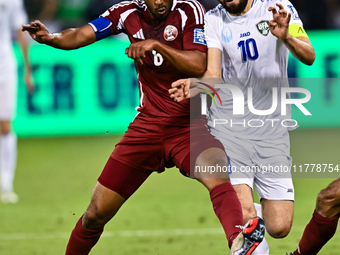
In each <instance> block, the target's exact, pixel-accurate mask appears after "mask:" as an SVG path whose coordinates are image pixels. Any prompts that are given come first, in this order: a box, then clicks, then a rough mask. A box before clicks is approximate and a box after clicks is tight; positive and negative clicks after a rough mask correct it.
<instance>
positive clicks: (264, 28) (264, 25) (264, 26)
mask: <svg viewBox="0 0 340 255" xmlns="http://www.w3.org/2000/svg"><path fill="white" fill-rule="evenodd" d="M256 27H257V30H259V32H260V33H261V34H262V35H264V36H267V35H268V34H269V21H268V20H262V21H261V22H259V23H257V24H256Z"/></svg>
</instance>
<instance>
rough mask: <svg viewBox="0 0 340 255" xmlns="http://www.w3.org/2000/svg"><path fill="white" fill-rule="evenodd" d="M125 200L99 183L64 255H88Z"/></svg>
mask: <svg viewBox="0 0 340 255" xmlns="http://www.w3.org/2000/svg"><path fill="white" fill-rule="evenodd" d="M124 202H125V199H124V198H123V197H122V196H121V195H119V194H118V193H117V192H115V191H112V190H110V189H108V188H106V187H104V186H103V185H101V184H100V183H99V182H98V183H97V185H96V186H95V188H94V191H93V194H92V199H91V203H90V205H89V206H88V208H87V210H86V212H85V213H84V215H83V216H82V217H81V218H80V219H79V221H78V222H77V225H76V227H75V228H74V229H73V231H72V234H71V237H70V240H69V242H68V245H67V248H66V255H80V254H88V253H89V252H90V250H91V249H92V247H93V246H94V245H95V244H96V243H97V241H98V240H99V237H100V235H101V233H102V232H103V228H104V225H105V224H106V223H107V222H108V221H109V220H110V219H111V218H112V217H113V216H114V215H115V214H116V213H117V212H118V210H119V208H120V207H121V206H122V204H123V203H124Z"/></svg>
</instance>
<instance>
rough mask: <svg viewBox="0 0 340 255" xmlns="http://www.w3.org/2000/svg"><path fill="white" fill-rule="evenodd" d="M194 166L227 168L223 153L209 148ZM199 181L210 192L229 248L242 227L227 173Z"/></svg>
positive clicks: (204, 177) (201, 178) (205, 176)
mask: <svg viewBox="0 0 340 255" xmlns="http://www.w3.org/2000/svg"><path fill="white" fill-rule="evenodd" d="M195 165H196V166H217V165H219V166H228V159H227V157H226V154H225V152H224V151H223V150H222V149H219V148H210V149H207V150H205V151H203V152H202V153H201V154H200V155H199V156H198V158H197V159H196V164H195ZM197 180H198V181H200V182H201V183H202V184H203V185H204V186H205V187H206V188H207V189H208V190H209V192H210V198H211V201H212V204H213V207H214V211H215V213H216V215H217V217H218V218H219V220H220V222H221V224H222V226H223V229H224V231H225V233H226V236H227V239H228V242H229V246H230V247H231V244H232V241H233V240H234V239H235V237H236V236H237V235H238V234H239V233H240V232H241V227H242V226H243V220H242V208H241V204H240V202H239V200H238V198H237V195H236V192H235V190H234V188H233V186H232V185H231V184H230V180H229V177H228V173H224V174H223V175H222V176H221V174H220V173H214V174H211V175H210V174H209V176H207V175H206V173H205V174H204V175H201V176H200V175H199V176H197Z"/></svg>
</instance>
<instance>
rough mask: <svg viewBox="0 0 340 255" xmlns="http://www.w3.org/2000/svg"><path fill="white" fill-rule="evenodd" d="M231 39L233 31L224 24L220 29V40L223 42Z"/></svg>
mask: <svg viewBox="0 0 340 255" xmlns="http://www.w3.org/2000/svg"><path fill="white" fill-rule="evenodd" d="M232 39H233V32H232V31H231V29H230V28H229V27H227V26H224V27H223V29H222V40H223V41H224V42H227V43H228V42H230V41H231V40H232Z"/></svg>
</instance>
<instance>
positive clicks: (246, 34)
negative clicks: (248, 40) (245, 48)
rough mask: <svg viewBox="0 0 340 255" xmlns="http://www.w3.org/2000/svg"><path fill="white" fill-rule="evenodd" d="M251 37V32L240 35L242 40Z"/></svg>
mask: <svg viewBox="0 0 340 255" xmlns="http://www.w3.org/2000/svg"><path fill="white" fill-rule="evenodd" d="M247 36H250V32H247V33H242V34H240V38H242V37H247Z"/></svg>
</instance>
